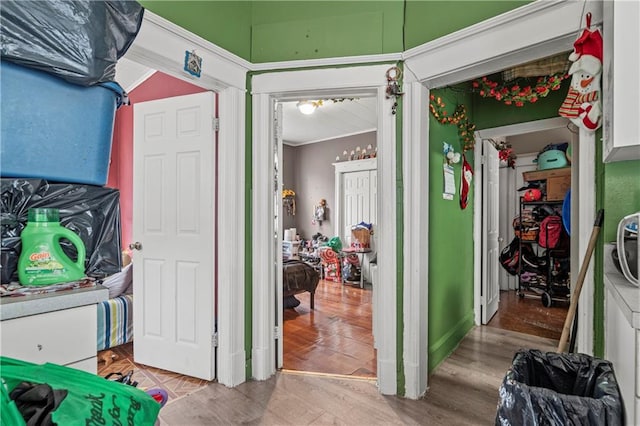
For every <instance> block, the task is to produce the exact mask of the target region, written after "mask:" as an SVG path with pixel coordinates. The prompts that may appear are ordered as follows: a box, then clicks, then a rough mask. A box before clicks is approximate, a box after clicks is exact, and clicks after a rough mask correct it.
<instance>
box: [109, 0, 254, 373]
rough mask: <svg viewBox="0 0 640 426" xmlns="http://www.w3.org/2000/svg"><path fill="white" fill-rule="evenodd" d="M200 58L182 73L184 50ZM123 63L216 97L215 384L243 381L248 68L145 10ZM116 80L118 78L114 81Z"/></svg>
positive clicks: (245, 64)
mask: <svg viewBox="0 0 640 426" xmlns="http://www.w3.org/2000/svg"><path fill="white" fill-rule="evenodd" d="M193 50H195V51H196V52H197V54H198V55H199V56H201V57H202V58H203V68H202V76H201V77H200V78H199V79H198V78H194V77H192V76H190V75H189V74H187V73H185V72H184V71H183V67H184V56H185V51H189V52H191V51H193ZM125 58H127V59H129V60H131V61H134V62H136V63H139V64H141V65H145V66H148V67H150V68H152V69H155V70H158V71H162V72H164V73H166V74H169V75H172V76H173V77H176V78H179V79H181V80H185V81H188V82H190V83H192V84H196V85H198V86H200V87H203V88H205V89H209V90H212V91H215V92H217V93H218V116H219V118H220V129H219V132H218V159H219V166H218V199H219V200H220V202H219V203H218V224H217V225H218V241H220V242H221V244H224V250H218V252H217V253H218V270H217V277H216V279H217V283H218V316H217V327H218V349H217V351H218V352H217V368H216V370H217V377H218V382H220V383H222V384H224V385H226V386H236V385H238V384H240V383H242V382H244V381H245V380H246V377H245V376H246V371H245V349H244V333H245V330H244V311H245V309H244V271H245V265H244V261H245V245H244V224H245V215H244V209H245V202H244V201H245V200H244V194H245V167H244V161H245V131H244V129H245V127H244V125H245V85H246V81H245V78H246V77H245V76H246V73H247V71H248V70H249V69H250V67H251V64H250V63H249V62H247V61H245V60H243V59H241V58H239V57H237V56H235V55H233V54H231V53H229V52H227V51H225V50H224V49H221V48H219V47H218V46H215V45H214V44H212V43H210V42H208V41H206V40H204V39H203V38H201V37H198V36H196V35H195V34H193V33H191V32H189V31H187V30H185V29H183V28H181V27H179V26H177V25H175V24H173V23H171V22H169V21H167V20H165V19H163V18H161V17H159V16H158V15H156V14H154V13H152V12H151V11H149V10H145V13H144V19H143V22H142V27H141V29H140V32H139V34H138V36H137V37H136V39H135V40H134V43H133V44H132V45H131V47H130V48H129V50H128V51H127V53H126V55H125ZM116 78H117V76H116Z"/></svg>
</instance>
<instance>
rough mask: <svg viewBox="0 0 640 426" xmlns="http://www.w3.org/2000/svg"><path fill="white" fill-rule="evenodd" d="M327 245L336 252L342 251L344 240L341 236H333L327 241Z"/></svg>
mask: <svg viewBox="0 0 640 426" xmlns="http://www.w3.org/2000/svg"><path fill="white" fill-rule="evenodd" d="M327 246H328V247H329V248H330V249H331V250H333V251H335V252H336V253H340V250H342V241H341V240H340V237H333V238H331V239H330V240H329V241H328V242H327Z"/></svg>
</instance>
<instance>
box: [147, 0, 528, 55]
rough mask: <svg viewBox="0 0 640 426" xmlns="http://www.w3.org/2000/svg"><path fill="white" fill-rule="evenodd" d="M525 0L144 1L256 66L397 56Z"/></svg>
mask: <svg viewBox="0 0 640 426" xmlns="http://www.w3.org/2000/svg"><path fill="white" fill-rule="evenodd" d="M527 3H530V1H432V0H408V1H406V2H405V1H403V0H351V1H344V0H342V1H337V0H335V1H330V0H299V1H270V0H253V1H246V0H239V1H218V0H208V1H177V0H140V4H142V5H143V6H144V7H145V8H147V9H149V10H150V11H152V12H154V13H156V14H158V15H160V16H162V17H163V18H165V19H168V20H170V21H172V22H174V23H176V24H178V25H180V26H182V27H184V28H186V29H188V30H189V31H191V32H193V33H195V34H197V35H199V36H200V37H202V38H204V39H206V40H209V41H211V42H212V43H215V44H216V45H218V46H220V47H222V48H224V49H226V50H228V51H230V52H232V53H235V54H236V55H238V56H240V57H242V58H244V59H247V60H249V61H251V62H253V63H262V62H274V61H290V60H300V59H317V58H331V57H340V56H358V55H373V54H384V53H399V52H402V51H404V50H407V49H409V48H412V47H415V46H418V45H421V44H423V43H426V42H428V41H432V40H435V39H437V38H438V37H441V36H443V35H446V34H449V33H451V32H454V31H457V30H459V29H462V28H465V27H467V26H469V25H472V24H475V23H478V22H480V21H483V20H485V19H487V18H490V17H492V16H496V15H499V14H501V13H504V12H507V11H509V10H512V9H515V8H517V7H520V6H523V5H525V4H527ZM443 17H446V19H443Z"/></svg>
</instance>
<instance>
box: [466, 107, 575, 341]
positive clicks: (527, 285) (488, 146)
mask: <svg viewBox="0 0 640 426" xmlns="http://www.w3.org/2000/svg"><path fill="white" fill-rule="evenodd" d="M478 133H479V139H481V143H482V150H483V153H482V156H483V161H481V162H479V163H476V164H477V165H476V167H477V168H480V170H478V172H479V173H478V175H477V176H478V177H479V179H481V180H482V181H481V182H478V186H477V187H476V188H479V190H480V194H479V199H480V200H481V205H482V209H481V211H482V213H483V215H487V213H488V212H490V211H496V212H497V217H493V219H494V221H491V220H490V219H489V218H483V220H481V222H480V223H481V224H482V225H481V226H482V232H481V235H482V242H483V243H482V247H488V246H490V245H491V244H492V243H494V244H496V243H497V244H496V247H497V252H498V253H502V252H503V251H504V252H505V253H509V252H512V251H513V250H517V253H518V257H519V261H518V262H517V263H516V264H515V265H514V267H513V268H508V267H507V268H505V267H498V266H497V263H499V262H500V259H496V256H494V257H487V258H483V259H482V262H481V269H482V273H481V275H480V276H481V280H482V284H481V285H480V286H479V287H480V288H479V291H480V294H481V301H482V303H481V304H480V312H481V313H480V318H481V323H482V324H485V325H488V326H492V327H498V328H504V329H508V330H512V331H518V332H522V333H526V334H531V335H535V336H539V337H545V338H550V339H554V340H559V338H560V335H561V334H562V328H563V325H564V321H565V318H566V314H567V310H568V306H569V298H570V293H571V285H570V276H571V261H570V257H571V255H570V249H571V244H570V238H571V237H570V230H569V229H568V228H569V227H570V223H569V221H570V219H569V218H570V217H571V214H570V209H571V206H570V203H565V199H567V198H570V195H569V196H567V194H568V189H570V188H571V176H572V175H576V176H577V175H578V165H577V164H575V165H574V164H572V163H571V155H572V150H578V149H579V147H578V139H579V136H578V134H577V129H576V127H575V126H573V125H572V124H570V123H569V122H568V120H566V119H563V118H557V119H548V120H539V121H537V122H529V123H522V124H519V125H513V126H504V127H502V128H494V129H486V130H481V131H479V132H478ZM567 144H568V145H567ZM495 145H498V146H499V147H504V146H506V145H508V146H510V147H511V149H512V150H513V153H514V154H515V155H516V156H517V158H516V160H515V164H514V165H513V166H512V167H510V166H509V165H508V164H504V163H503V164H502V166H501V167H500V168H499V171H496V172H494V173H495V174H496V175H495V177H497V179H498V185H496V186H493V185H489V184H487V182H488V181H490V180H491V176H489V175H490V174H491V169H492V168H491V165H490V164H488V163H490V162H491V161H494V162H499V159H498V158H497V155H495V153H494V155H491V153H492V151H495V148H494V146H495ZM568 147H571V148H569V149H568V150H567V148H568ZM550 148H554V149H555V148H558V149H560V150H562V155H563V156H565V157H566V160H565V159H564V157H563V162H562V163H563V164H562V166H563V167H561V168H551V167H549V168H548V169H547V168H546V165H545V164H537V161H538V159H540V160H542V161H543V160H544V156H541V153H543V152H544V151H545V150H549V149H550ZM487 151H490V152H489V153H487ZM557 154H558V155H560V152H558V153H557ZM558 158H559V157H558ZM548 176H553V177H552V178H551V180H549V179H548ZM530 189H531V191H529V190H530ZM534 189H535V190H536V191H533V190H534ZM494 191H497V194H496V193H493V192H494ZM537 191H540V193H539V194H538V192H537ZM491 204H494V206H495V207H490V205H491ZM563 210H568V211H563ZM550 215H551V216H556V217H553V218H551V219H557V220H558V222H562V220H563V219H564V220H565V221H566V223H564V224H562V225H561V226H562V229H560V231H561V237H562V239H561V241H560V242H559V243H557V245H554V246H553V247H548V246H549V245H548V244H546V243H545V242H544V241H543V240H544V237H546V236H548V235H549V229H550V227H549V225H548V223H549V222H550V220H551V219H548V220H547V221H544V219H545V218H546V217H548V216H550ZM486 219H489V220H486ZM492 223H496V224H498V226H497V229H492V228H495V226H493V225H492ZM541 233H543V234H541ZM540 237H542V238H543V240H541V239H540ZM541 241H542V242H541ZM509 247H511V249H510V248H509ZM485 252H486V251H485ZM505 256H506V255H505ZM477 290H478V289H477ZM496 296H497V299H496V298H495V297H496ZM492 299H493V300H494V302H493V303H491V300H492Z"/></svg>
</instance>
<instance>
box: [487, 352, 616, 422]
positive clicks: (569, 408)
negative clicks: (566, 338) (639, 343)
mask: <svg viewBox="0 0 640 426" xmlns="http://www.w3.org/2000/svg"><path fill="white" fill-rule="evenodd" d="M623 413H624V411H623V405H622V396H621V395H620V390H619V388H618V382H617V380H616V377H615V374H614V371H613V366H612V365H611V363H610V362H609V361H605V360H602V359H597V358H594V357H591V356H589V355H586V354H566V353H562V354H559V353H555V352H548V353H543V352H541V351H539V350H536V349H530V350H525V349H522V350H520V351H518V352H517V353H516V355H515V357H514V358H513V363H512V365H511V368H510V369H509V370H508V371H507V374H506V376H505V378H504V380H503V382H502V385H501V386H500V399H499V403H498V412H497V415H496V421H495V424H496V425H501V426H506V425H519V426H526V425H558V426H560V425H562V426H567V425H599V426H612V425H622V424H624V414H623Z"/></svg>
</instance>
